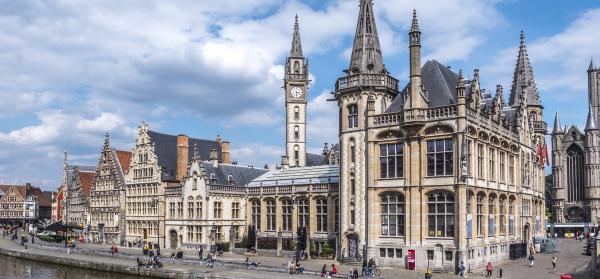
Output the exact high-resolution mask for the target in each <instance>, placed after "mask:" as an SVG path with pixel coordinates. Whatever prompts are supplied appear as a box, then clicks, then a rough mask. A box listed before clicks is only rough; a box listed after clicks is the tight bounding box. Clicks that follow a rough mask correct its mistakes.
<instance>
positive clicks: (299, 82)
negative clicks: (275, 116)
mask: <svg viewBox="0 0 600 279" xmlns="http://www.w3.org/2000/svg"><path fill="white" fill-rule="evenodd" d="M309 82H310V80H309V79H308V63H307V61H306V58H304V56H303V55H302V44H301V43H300V28H299V26H298V16H297V15H296V21H295V23H294V35H293V39H292V48H291V50H290V55H289V57H288V58H287V61H286V65H285V79H284V88H285V111H286V113H285V115H286V118H285V123H286V133H285V150H286V157H287V158H286V159H287V161H288V162H289V166H290V167H303V166H306V103H307V99H308V96H307V95H308V83H309Z"/></svg>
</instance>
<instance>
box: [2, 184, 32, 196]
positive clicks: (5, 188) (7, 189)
mask: <svg viewBox="0 0 600 279" xmlns="http://www.w3.org/2000/svg"><path fill="white" fill-rule="evenodd" d="M13 188H14V189H15V190H16V191H17V194H18V195H19V196H21V198H23V199H25V198H26V196H27V188H26V187H25V185H10V184H4V185H0V191H2V192H4V194H8V193H9V192H10V190H11V189H13Z"/></svg>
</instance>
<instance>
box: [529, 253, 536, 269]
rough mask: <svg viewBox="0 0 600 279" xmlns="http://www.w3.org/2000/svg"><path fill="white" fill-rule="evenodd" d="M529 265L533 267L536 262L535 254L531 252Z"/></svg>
mask: <svg viewBox="0 0 600 279" xmlns="http://www.w3.org/2000/svg"><path fill="white" fill-rule="evenodd" d="M528 259H529V267H533V264H534V263H535V258H534V257H533V254H529V258H528Z"/></svg>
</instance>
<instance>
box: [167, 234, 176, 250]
mask: <svg viewBox="0 0 600 279" xmlns="http://www.w3.org/2000/svg"><path fill="white" fill-rule="evenodd" d="M169 235H170V236H171V245H170V248H171V249H172V250H175V249H177V241H178V236H177V232H176V231H170V232H169Z"/></svg>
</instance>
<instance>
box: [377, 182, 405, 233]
mask: <svg viewBox="0 0 600 279" xmlns="http://www.w3.org/2000/svg"><path fill="white" fill-rule="evenodd" d="M380 198H381V235H382V236H404V196H403V195H402V194H400V193H394V192H388V193H383V194H381V196H380Z"/></svg>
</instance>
